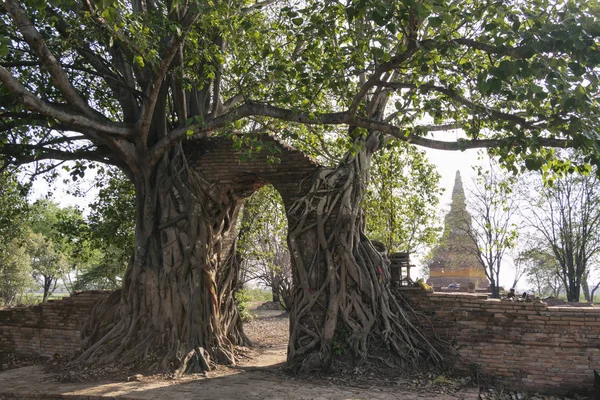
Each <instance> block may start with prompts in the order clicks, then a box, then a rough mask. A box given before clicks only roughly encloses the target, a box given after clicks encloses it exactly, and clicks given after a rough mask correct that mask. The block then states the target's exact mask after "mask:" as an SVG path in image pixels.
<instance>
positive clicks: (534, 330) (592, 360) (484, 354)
mask: <svg viewBox="0 0 600 400" xmlns="http://www.w3.org/2000/svg"><path fill="white" fill-rule="evenodd" d="M400 293H401V295H402V296H403V297H404V298H405V299H406V300H407V301H408V302H409V303H410V304H411V305H412V306H413V307H414V308H415V309H417V310H418V311H420V312H421V313H422V317H421V318H422V319H423V322H427V323H424V324H423V327H426V326H429V327H432V329H433V331H435V333H436V334H437V335H438V337H440V338H441V339H443V340H445V341H447V342H448V343H451V344H452V345H453V347H454V348H455V349H456V350H457V352H458V354H459V357H458V358H457V363H456V366H457V368H459V369H463V370H468V369H471V368H472V367H473V366H474V365H476V366H477V367H478V368H479V369H480V371H481V372H483V373H484V374H485V375H487V376H489V377H493V378H494V380H495V382H496V383H497V384H499V385H501V386H506V387H507V388H512V389H522V390H531V391H543V392H551V393H566V392H569V391H585V390H592V388H593V386H594V374H593V370H594V369H596V370H600V308H597V307H596V308H593V307H548V306H547V305H545V304H539V303H538V304H536V303H516V302H511V301H501V300H498V299H488V298H487V296H486V295H475V294H466V293H456V294H455V293H427V292H425V291H423V290H421V289H418V288H409V289H401V290H400ZM431 333H432V331H431V330H429V334H431Z"/></svg>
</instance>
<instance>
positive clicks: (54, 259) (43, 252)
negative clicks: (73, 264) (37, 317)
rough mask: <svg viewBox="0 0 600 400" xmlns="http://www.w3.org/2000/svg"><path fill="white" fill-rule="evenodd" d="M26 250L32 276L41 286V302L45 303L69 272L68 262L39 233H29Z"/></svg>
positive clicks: (55, 247)
mask: <svg viewBox="0 0 600 400" xmlns="http://www.w3.org/2000/svg"><path fill="white" fill-rule="evenodd" d="M26 248H27V254H28V255H29V257H30V259H31V269H32V276H33V278H34V279H35V280H36V281H38V282H39V284H40V285H41V287H42V290H43V298H42V302H45V301H46V300H48V297H49V296H50V295H51V294H52V293H53V292H54V290H56V287H57V285H58V281H59V280H60V279H61V278H62V277H63V276H64V275H65V274H67V273H68V272H69V270H68V261H67V259H66V257H65V256H64V254H62V253H61V252H60V251H59V250H58V249H57V246H56V245H55V244H54V242H52V240H51V239H50V238H48V237H46V236H44V235H43V234H41V233H36V232H33V231H31V232H29V234H28V235H27V239H26Z"/></svg>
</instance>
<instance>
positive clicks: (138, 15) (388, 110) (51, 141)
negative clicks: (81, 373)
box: [0, 0, 600, 372]
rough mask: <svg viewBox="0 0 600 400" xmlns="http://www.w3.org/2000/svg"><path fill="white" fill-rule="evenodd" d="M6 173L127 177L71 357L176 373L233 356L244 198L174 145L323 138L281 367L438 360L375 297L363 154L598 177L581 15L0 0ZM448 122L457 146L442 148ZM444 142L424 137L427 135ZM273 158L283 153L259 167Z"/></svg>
mask: <svg viewBox="0 0 600 400" xmlns="http://www.w3.org/2000/svg"><path fill="white" fill-rule="evenodd" d="M1 5H2V6H1V10H2V13H1V14H0V30H1V32H2V34H1V35H0V81H1V82H2V85H1V86H0V115H1V117H2V121H1V124H0V154H2V161H1V162H2V168H9V167H13V166H20V165H24V164H27V163H36V164H37V165H38V167H39V168H38V170H44V169H49V168H52V167H53V166H56V165H57V164H59V163H61V162H64V161H67V160H72V161H75V163H74V164H73V168H74V171H75V173H82V174H83V171H84V170H85V169H86V167H87V165H88V163H90V162H92V163H100V164H108V165H112V166H115V167H116V168H119V169H120V170H122V171H123V172H124V173H125V174H126V176H127V177H128V178H129V179H130V180H131V182H132V183H133V185H134V186H135V191H136V204H135V205H136V210H137V212H136V215H137V216H136V232H135V234H136V239H135V252H134V254H133V256H132V261H131V264H130V266H129V267H128V269H127V272H126V274H125V277H124V281H123V287H122V289H121V290H120V292H117V293H115V294H114V295H113V296H112V298H111V301H109V302H107V303H106V304H104V307H103V308H102V307H98V308H97V309H96V310H95V312H94V315H93V319H92V321H91V328H90V330H89V331H88V340H87V346H88V347H87V349H86V351H85V352H84V353H83V354H82V355H81V357H80V358H79V359H78V362H82V363H120V364H129V363H133V364H136V365H142V366H144V365H145V366H152V367H154V368H157V369H163V370H165V369H171V370H177V371H179V372H184V371H194V370H201V369H207V368H208V367H209V366H210V363H213V362H217V363H232V362H234V358H235V357H234V352H233V349H234V346H236V345H238V344H244V343H245V341H246V339H245V336H244V335H243V332H242V331H241V325H240V324H239V323H238V322H237V316H236V310H235V306H234V303H233V301H232V299H231V291H232V290H233V289H234V287H235V284H236V282H235V280H236V271H235V268H236V267H235V265H236V264H235V263H234V262H228V259H227V257H226V256H223V254H224V252H225V250H226V249H224V247H225V244H226V241H225V240H224V238H225V237H226V236H227V235H228V233H229V232H230V231H231V229H232V227H233V226H234V224H235V220H236V217H237V212H238V210H239V206H240V204H241V202H242V201H243V198H244V197H245V196H247V195H248V194H247V193H236V192H232V191H228V190H227V189H226V188H225V187H222V186H219V185H214V184H210V179H209V178H210V177H208V176H205V175H204V174H203V172H202V171H201V170H197V169H195V168H193V167H192V165H190V161H189V154H187V153H186V152H185V151H184V144H186V143H190V142H194V141H197V140H200V139H202V138H206V137H213V136H227V137H230V138H231V140H232V142H233V145H234V146H238V147H241V148H245V147H244V146H246V143H251V144H252V143H254V145H255V146H258V147H260V140H247V139H248V138H255V137H256V135H259V134H271V135H274V136H276V137H278V138H279V139H281V140H283V141H287V142H289V143H292V144H294V143H295V142H297V141H304V142H306V141H312V142H315V143H319V142H320V141H322V140H325V139H328V140H329V139H331V138H332V137H335V138H338V139H339V140H336V141H335V143H336V145H337V146H338V147H341V148H338V151H346V155H345V156H344V157H343V159H342V161H341V162H340V163H339V165H336V166H333V167H327V168H325V167H323V168H320V169H318V171H317V172H316V173H314V174H313V175H312V176H311V177H307V181H306V182H308V183H309V184H310V185H309V186H310V187H309V189H308V190H307V192H306V193H305V194H304V195H303V196H301V197H299V198H298V199H296V200H295V201H294V203H293V204H291V205H290V207H289V208H288V209H287V210H286V211H287V214H288V218H289V221H290V223H289V226H290V228H289V229H290V231H289V238H288V242H289V247H290V250H291V252H292V263H293V269H294V279H295V281H294V284H295V289H294V309H293V312H292V316H291V336H290V345H289V352H288V361H289V362H290V363H291V364H292V365H293V366H295V367H297V368H299V369H304V370H311V369H314V368H328V367H329V366H330V365H331V363H332V361H333V358H334V352H333V349H332V345H333V343H334V341H335V338H336V337H344V338H345V345H346V346H347V348H348V351H350V352H351V354H352V355H353V356H354V357H355V359H358V360H363V359H366V358H368V357H369V355H370V354H372V351H373V349H375V348H379V349H386V351H387V352H388V353H390V354H394V355H395V356H396V357H397V358H398V359H399V360H403V361H404V362H408V363H413V362H417V361H418V360H421V359H428V358H429V359H434V360H437V359H438V356H439V355H438V353H437V352H436V350H435V349H434V348H432V347H431V346H430V345H429V344H428V343H427V341H426V340H425V338H424V337H423V336H422V335H421V334H420V333H419V329H418V327H415V326H413V325H412V324H411V322H410V319H409V318H408V317H407V316H406V313H405V310H404V309H403V307H402V305H401V304H399V303H398V302H397V300H396V299H395V297H394V296H393V295H392V293H391V292H390V288H389V285H388V272H387V270H386V269H385V265H384V263H383V261H382V259H381V256H380V255H379V253H378V252H377V251H376V250H375V248H374V247H373V245H372V244H371V242H370V241H369V239H368V238H367V237H366V236H365V234H364V226H363V224H364V216H363V212H362V209H361V200H362V196H363V193H364V188H365V182H366V180H367V179H368V176H369V174H368V172H369V164H370V159H371V157H372V155H373V154H374V152H376V151H378V149H380V148H381V147H382V146H384V145H386V143H387V142H388V141H391V140H397V141H403V142H406V143H408V144H409V145H414V146H425V147H430V148H436V149H444V150H454V151H461V150H465V149H472V148H487V149H490V153H491V154H492V155H493V156H497V157H499V158H500V159H501V160H502V161H503V162H504V164H505V165H506V166H507V167H508V168H511V169H513V170H515V171H516V170H517V169H518V168H520V166H521V165H524V166H526V167H527V168H530V169H539V168H541V167H542V166H550V167H552V168H562V167H564V165H565V164H564V162H562V161H564V160H561V159H560V153H555V152H553V151H552V150H549V148H552V147H558V148H561V147H576V148H577V149H579V151H580V152H581V153H582V154H583V158H582V159H583V160H584V161H583V162H585V163H594V164H598V160H599V153H598V149H599V147H598V141H597V140H598V129H597V123H598V121H599V120H600V119H599V118H598V116H599V112H598V111H599V110H598V100H597V97H598V82H599V81H598V64H599V63H600V51H599V48H598V46H599V40H600V39H599V37H600V29H599V28H598V24H597V20H598V13H599V12H600V11H599V10H598V8H597V7H595V5H594V3H593V2H584V1H571V0H560V1H559V2H558V3H556V2H552V3H549V2H547V1H538V2H522V1H506V2H496V3H493V4H492V3H489V2H480V1H476V0H469V1H460V2H453V1H438V0H419V1H410V2H392V1H387V0H385V1H384V0H381V1H380V0H372V1H364V0H348V1H345V2H331V1H312V0H308V1H302V2H295V1H289V0H281V1H277V0H275V1H273V0H263V1H253V0H244V1H220V0H214V1H204V0H170V1H161V0H133V1H127V0H103V1H95V0H52V1H48V2H41V1H38V0H21V1H17V0H2V2H1ZM448 129H461V130H462V132H463V133H464V135H462V136H460V137H459V138H458V139H457V136H456V135H455V134H452V135H448V136H447V137H446V136H444V134H443V133H442V132H444V131H447V130H448ZM435 132H438V134H437V135H434V134H433V133H435ZM271 161H273V162H277V160H275V159H273V160H271Z"/></svg>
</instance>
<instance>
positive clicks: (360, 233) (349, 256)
mask: <svg viewBox="0 0 600 400" xmlns="http://www.w3.org/2000/svg"><path fill="white" fill-rule="evenodd" d="M369 162H370V153H369V151H368V149H367V148H366V146H365V147H363V150H361V151H359V152H357V154H356V155H355V156H350V155H349V156H348V157H347V159H346V160H345V161H344V162H342V163H340V165H339V166H338V167H335V168H324V169H323V170H321V171H320V172H319V173H318V175H317V176H315V177H314V179H313V186H312V188H311V190H310V191H309V193H308V194H307V195H306V196H304V197H302V198H300V199H299V200H298V201H296V202H295V204H294V205H293V206H292V207H290V210H289V211H288V217H289V219H290V224H289V226H290V231H289V239H288V242H289V248H290V253H291V256H292V262H293V267H294V282H295V291H294V300H295V304H294V307H293V310H292V312H291V315H290V318H291V322H290V328H291V329H290V344H289V348H288V362H290V364H291V365H292V366H293V367H294V369H295V370H296V371H300V372H309V371H312V370H315V369H326V370H327V369H330V368H331V366H332V361H333V360H334V359H335V357H336V356H341V355H344V356H346V358H347V356H348V355H351V356H352V358H353V359H354V360H355V361H354V362H364V361H366V360H367V359H368V357H369V354H370V353H371V352H372V351H373V350H374V349H375V348H377V347H381V346H383V348H385V350H386V351H387V352H388V353H391V354H393V355H394V358H395V359H396V364H397V365H400V366H405V367H408V366H413V365H416V364H419V363H421V362H423V361H427V362H430V363H433V364H440V363H441V362H442V359H443V356H442V352H441V351H440V350H438V349H440V348H441V347H440V346H438V345H439V343H433V342H432V341H431V339H429V338H428V337H426V336H425V335H423V334H422V333H421V331H420V329H419V327H418V326H417V325H415V321H416V318H414V315H413V314H412V313H411V312H410V310H409V309H406V308H405V307H403V306H402V305H401V304H400V302H398V300H397V299H396V297H395V295H394V294H393V293H392V291H391V288H390V278H391V276H390V272H389V265H388V264H387V261H386V259H384V257H382V255H381V253H380V252H379V251H377V249H376V248H375V247H374V246H373V244H372V243H371V241H370V240H369V239H368V238H367V237H366V236H365V235H364V215H363V212H362V209H361V201H362V198H363V193H364V187H365V184H364V182H365V181H366V178H367V176H366V175H367V171H368V168H369Z"/></svg>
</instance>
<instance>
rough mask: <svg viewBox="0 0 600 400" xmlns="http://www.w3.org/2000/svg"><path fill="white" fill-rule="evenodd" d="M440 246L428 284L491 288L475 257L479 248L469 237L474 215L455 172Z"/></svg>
mask: <svg viewBox="0 0 600 400" xmlns="http://www.w3.org/2000/svg"><path fill="white" fill-rule="evenodd" d="M444 222H445V228H444V234H443V236H442V240H441V243H440V245H439V246H438V247H436V248H435V249H434V250H433V260H432V262H431V264H429V279H428V280H427V284H428V285H431V286H433V288H434V289H437V290H444V289H446V290H448V289H449V290H460V291H467V289H468V288H469V286H470V288H471V289H473V290H477V289H479V290H484V289H487V288H488V286H489V281H488V279H487V277H486V276H485V271H484V270H483V267H482V266H481V264H480V263H479V260H478V259H477V256H476V247H475V244H474V243H473V241H472V240H471V239H470V237H469V235H468V233H467V232H468V230H469V228H470V226H471V215H470V214H469V212H468V211H467V204H466V201H465V191H464V189H463V184H462V180H461V177H460V171H456V179H455V181H454V189H453V190H452V203H451V205H450V212H449V213H448V214H447V215H446V218H445V220H444Z"/></svg>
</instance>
